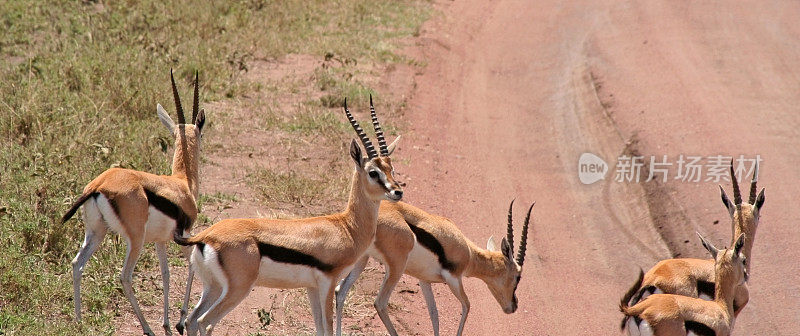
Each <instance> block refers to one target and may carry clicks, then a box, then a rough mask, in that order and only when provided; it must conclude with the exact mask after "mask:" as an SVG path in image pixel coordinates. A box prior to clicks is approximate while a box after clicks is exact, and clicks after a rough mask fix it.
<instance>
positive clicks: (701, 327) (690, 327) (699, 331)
mask: <svg viewBox="0 0 800 336" xmlns="http://www.w3.org/2000/svg"><path fill="white" fill-rule="evenodd" d="M684 327H686V331H687V332H691V333H694V334H695V335H697V336H716V335H717V333H716V332H714V329H711V328H709V327H708V326H707V325H705V324H702V323H700V322H695V321H686V322H685V323H684Z"/></svg>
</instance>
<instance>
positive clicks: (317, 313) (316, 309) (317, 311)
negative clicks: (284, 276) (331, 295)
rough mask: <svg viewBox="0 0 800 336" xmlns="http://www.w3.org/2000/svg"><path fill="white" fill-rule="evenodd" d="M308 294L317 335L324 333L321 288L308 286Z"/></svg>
mask: <svg viewBox="0 0 800 336" xmlns="http://www.w3.org/2000/svg"><path fill="white" fill-rule="evenodd" d="M306 294H308V302H309V304H310V305H311V315H312V316H314V328H316V330H317V336H322V335H323V334H324V327H323V326H322V324H323V321H322V305H321V304H320V299H319V289H317V288H306Z"/></svg>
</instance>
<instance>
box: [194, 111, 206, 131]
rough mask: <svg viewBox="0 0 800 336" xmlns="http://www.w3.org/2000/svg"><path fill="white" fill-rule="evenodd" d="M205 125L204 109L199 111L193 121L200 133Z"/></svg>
mask: <svg viewBox="0 0 800 336" xmlns="http://www.w3.org/2000/svg"><path fill="white" fill-rule="evenodd" d="M205 124H206V109H200V112H197V118H196V119H195V120H194V126H195V127H197V129H198V130H200V133H202V132H203V125H205Z"/></svg>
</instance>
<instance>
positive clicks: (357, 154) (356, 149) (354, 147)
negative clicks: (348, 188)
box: [350, 139, 364, 169]
mask: <svg viewBox="0 0 800 336" xmlns="http://www.w3.org/2000/svg"><path fill="white" fill-rule="evenodd" d="M350 157H351V158H353V161H355V163H356V165H357V166H358V169H364V157H363V156H361V146H359V145H358V143H356V140H355V139H353V141H351V142H350Z"/></svg>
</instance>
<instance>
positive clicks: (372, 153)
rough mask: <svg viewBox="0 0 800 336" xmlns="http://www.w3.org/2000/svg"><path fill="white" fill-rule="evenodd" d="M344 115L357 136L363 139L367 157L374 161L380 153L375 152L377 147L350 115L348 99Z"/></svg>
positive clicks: (345, 100) (345, 102)
mask: <svg viewBox="0 0 800 336" xmlns="http://www.w3.org/2000/svg"><path fill="white" fill-rule="evenodd" d="M344 114H346V115H347V120H348V121H349V122H350V125H351V126H353V129H354V130H355V131H356V134H358V138H359V139H361V143H362V144H364V149H366V150H367V157H368V158H370V159H372V158H374V157H376V156H378V153H377V152H375V146H373V145H372V141H370V140H369V138H368V137H367V134H366V133H364V129H363V128H361V126H359V125H358V121H356V118H353V115H352V114H350V110H349V109H347V98H345V99H344Z"/></svg>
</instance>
